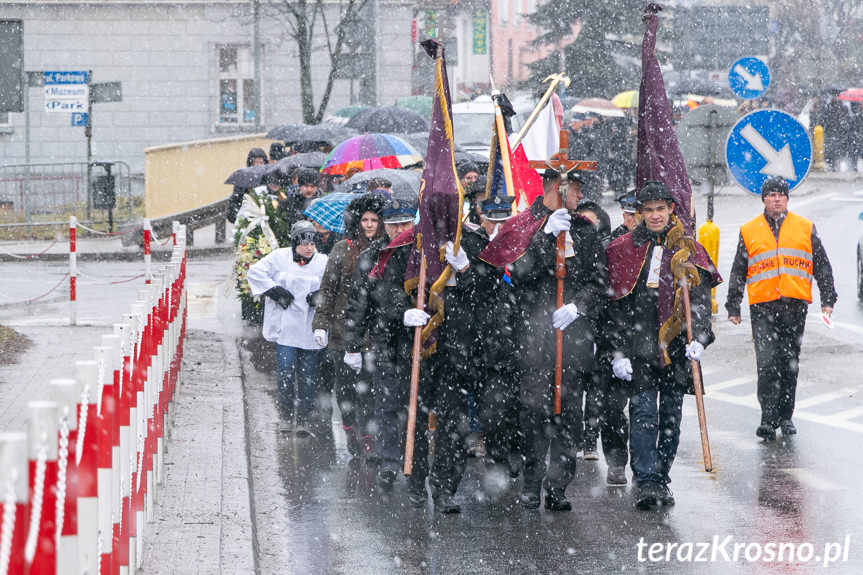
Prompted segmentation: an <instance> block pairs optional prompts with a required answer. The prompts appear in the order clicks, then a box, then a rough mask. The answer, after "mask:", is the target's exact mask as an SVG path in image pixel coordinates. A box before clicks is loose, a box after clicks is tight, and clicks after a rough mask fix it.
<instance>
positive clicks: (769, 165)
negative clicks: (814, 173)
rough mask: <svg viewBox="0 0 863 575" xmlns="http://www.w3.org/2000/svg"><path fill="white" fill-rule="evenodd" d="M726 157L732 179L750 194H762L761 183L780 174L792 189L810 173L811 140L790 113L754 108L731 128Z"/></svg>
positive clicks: (726, 146)
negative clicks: (753, 110) (754, 109)
mask: <svg viewBox="0 0 863 575" xmlns="http://www.w3.org/2000/svg"><path fill="white" fill-rule="evenodd" d="M725 159H726V162H727V163H728V171H729V173H730V174H731V177H732V178H733V179H734V181H735V182H737V184H738V185H739V186H740V187H741V188H743V189H744V190H746V191H748V192H750V193H752V194H756V195H761V185H762V184H763V183H764V182H765V181H766V180H767V179H768V178H770V177H772V176H782V177H783V178H785V180H786V181H787V182H788V187H789V188H790V189H794V188H795V187H797V186H799V185H800V184H801V183H803V180H804V179H806V176H807V175H808V174H809V169H810V168H811V166H812V141H811V140H810V139H809V134H808V133H807V132H806V128H804V127H803V125H802V124H801V123H800V122H798V121H797V120H796V119H794V117H792V116H791V115H790V114H787V113H785V112H782V111H780V110H756V111H755V112H751V113H749V114H747V115H745V116H743V117H742V118H741V119H740V120H739V121H738V122H737V123H736V124H735V125H734V127H733V128H731V132H729V134H728V140H727V142H726V144H725Z"/></svg>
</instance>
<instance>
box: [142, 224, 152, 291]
mask: <svg viewBox="0 0 863 575" xmlns="http://www.w3.org/2000/svg"><path fill="white" fill-rule="evenodd" d="M152 229H153V228H152V227H150V220H148V219H145V220H144V278H145V280H146V282H147V283H150V282H151V281H153V265H152V259H153V256H152V255H151V253H150V237H151V235H152Z"/></svg>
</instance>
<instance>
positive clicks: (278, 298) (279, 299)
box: [264, 286, 294, 309]
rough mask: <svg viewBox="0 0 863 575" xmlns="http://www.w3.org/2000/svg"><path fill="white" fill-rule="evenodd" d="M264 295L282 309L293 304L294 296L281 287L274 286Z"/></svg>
mask: <svg viewBox="0 0 863 575" xmlns="http://www.w3.org/2000/svg"><path fill="white" fill-rule="evenodd" d="M264 295H265V296H267V297H269V298H270V299H271V300H273V301H274V302H276V303H277V304H279V305H280V306H282V307H283V308H284V309H288V308H289V307H291V304H292V303H293V302H294V294H292V293H291V292H289V291H288V290H286V289H285V288H283V287H282V286H274V287H271V288H270V289H268V290H267V291H265V292H264Z"/></svg>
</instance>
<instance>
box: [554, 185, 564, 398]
mask: <svg viewBox="0 0 863 575" xmlns="http://www.w3.org/2000/svg"><path fill="white" fill-rule="evenodd" d="M557 198H558V201H559V202H560V203H559V204H558V209H560V208H562V207H563V206H564V202H566V199H565V198H564V194H558V196H557ZM554 277H555V279H557V304H556V307H555V309H560V308H562V307H563V280H564V279H566V232H560V233H559V234H557V255H556V256H555V261H554ZM554 348H555V350H554V414H555V415H560V413H561V411H562V410H563V401H562V399H561V395H562V393H563V330H561V329H556V330H554Z"/></svg>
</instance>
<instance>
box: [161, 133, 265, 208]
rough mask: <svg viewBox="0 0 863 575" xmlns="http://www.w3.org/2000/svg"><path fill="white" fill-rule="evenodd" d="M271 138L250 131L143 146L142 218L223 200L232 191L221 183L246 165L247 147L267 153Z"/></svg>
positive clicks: (230, 187) (231, 188)
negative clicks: (244, 133) (169, 143)
mask: <svg viewBox="0 0 863 575" xmlns="http://www.w3.org/2000/svg"><path fill="white" fill-rule="evenodd" d="M274 141H275V140H271V139H269V138H265V137H264V135H263V134H254V135H248V136H235V137H231V138H218V139H214V140H200V141H197V142H184V143H182V144H171V145H168V146H158V147H155V148H147V149H146V150H144V155H145V162H146V163H145V168H144V170H145V172H144V175H145V186H146V199H147V202H146V214H147V215H146V217H148V218H151V219H155V218H162V217H165V216H169V215H171V214H177V213H181V212H187V211H189V210H194V209H195V208H200V207H203V206H206V205H208V204H212V203H214V202H218V201H220V200H224V199H225V198H227V197H228V196H230V195H231V192H232V191H233V187H232V186H227V185H225V184H224V182H225V180H226V179H227V178H228V176H230V175H231V174H232V173H233V172H234V171H235V170H237V169H239V168H244V167H245V166H246V156H247V155H248V154H249V150H250V149H251V148H263V149H264V151H266V152H268V153H269V150H270V144H271V143H272V142H274Z"/></svg>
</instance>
